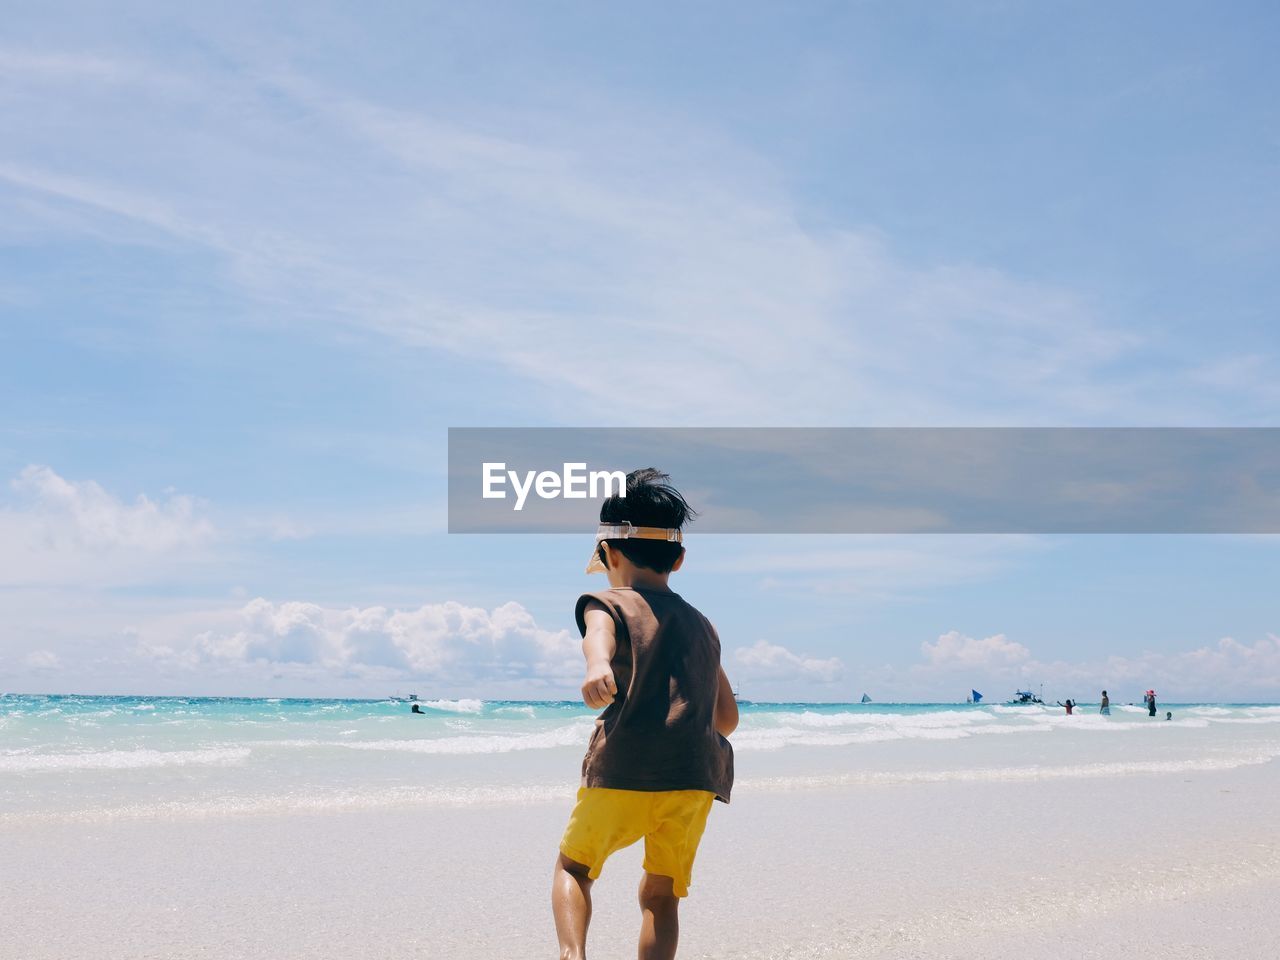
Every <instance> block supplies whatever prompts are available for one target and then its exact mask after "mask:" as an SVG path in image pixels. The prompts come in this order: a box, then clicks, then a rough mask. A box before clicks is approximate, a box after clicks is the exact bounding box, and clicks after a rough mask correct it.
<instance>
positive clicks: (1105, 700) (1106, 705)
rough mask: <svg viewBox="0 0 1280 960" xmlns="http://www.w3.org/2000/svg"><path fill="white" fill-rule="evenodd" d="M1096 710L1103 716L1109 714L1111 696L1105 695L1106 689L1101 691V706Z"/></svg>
mask: <svg viewBox="0 0 1280 960" xmlns="http://www.w3.org/2000/svg"><path fill="white" fill-rule="evenodd" d="M1098 712H1099V713H1100V714H1102V715H1103V716H1104V717H1109V716H1111V698H1110V697H1108V696H1107V691H1105V690H1103V691H1102V706H1100V707H1099V708H1098Z"/></svg>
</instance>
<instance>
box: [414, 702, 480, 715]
mask: <svg viewBox="0 0 1280 960" xmlns="http://www.w3.org/2000/svg"><path fill="white" fill-rule="evenodd" d="M422 705H423V706H424V707H430V708H431V709H432V710H445V711H448V712H449V713H479V712H480V711H481V710H483V709H484V701H483V700H426V701H424V702H423V704H422Z"/></svg>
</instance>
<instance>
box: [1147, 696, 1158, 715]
mask: <svg viewBox="0 0 1280 960" xmlns="http://www.w3.org/2000/svg"><path fill="white" fill-rule="evenodd" d="M1155 715H1156V692H1155V691H1154V690H1148V691H1147V716H1148V717H1154V716H1155Z"/></svg>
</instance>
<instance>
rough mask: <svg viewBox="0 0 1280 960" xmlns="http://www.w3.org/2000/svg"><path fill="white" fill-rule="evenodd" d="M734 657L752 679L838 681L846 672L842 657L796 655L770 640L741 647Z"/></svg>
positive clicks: (781, 681) (744, 674) (744, 673)
mask: <svg viewBox="0 0 1280 960" xmlns="http://www.w3.org/2000/svg"><path fill="white" fill-rule="evenodd" d="M733 659H734V661H735V662H736V663H737V664H738V666H740V667H741V668H742V671H741V672H742V675H743V676H744V677H745V678H746V679H751V680H769V681H772V682H779V683H784V682H787V681H794V680H808V681H816V682H818V683H835V682H836V681H837V680H839V679H840V678H841V677H842V676H843V675H844V664H843V663H842V662H841V660H840V658H839V657H830V658H828V659H821V658H818V657H810V656H806V655H803V654H797V653H793V652H792V651H791V650H788V649H787V648H786V647H784V646H780V645H779V644H776V643H769V642H768V641H767V640H757V641H756V642H755V643H754V644H752V645H751V646H749V647H739V648H738V649H737V650H735V651H734V653H733Z"/></svg>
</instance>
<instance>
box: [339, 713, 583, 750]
mask: <svg viewBox="0 0 1280 960" xmlns="http://www.w3.org/2000/svg"><path fill="white" fill-rule="evenodd" d="M592 726H593V723H592V721H590V720H582V721H579V722H577V723H572V724H568V725H566V726H562V727H555V728H553V729H551V730H544V731H542V732H540V733H524V734H515V735H496V734H495V735H489V736H456V737H439V738H436V739H422V740H365V741H352V742H345V743H337V744H333V745H335V746H341V747H345V748H347V749H348V750H383V751H398V752H403V753H439V754H477V753H510V752H511V751H513V750H547V749H550V748H553V747H571V746H584V745H585V744H586V742H587V739H588V738H589V737H590V736H591V728H592Z"/></svg>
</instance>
